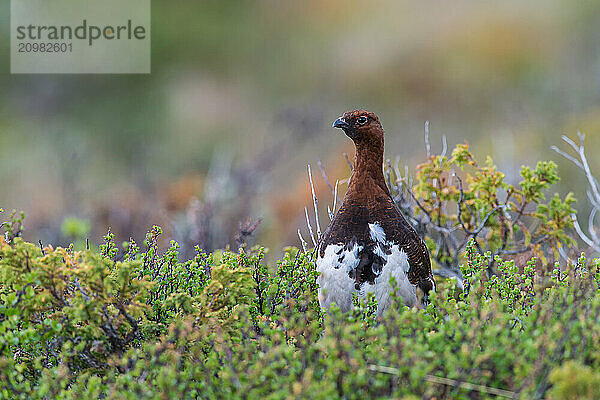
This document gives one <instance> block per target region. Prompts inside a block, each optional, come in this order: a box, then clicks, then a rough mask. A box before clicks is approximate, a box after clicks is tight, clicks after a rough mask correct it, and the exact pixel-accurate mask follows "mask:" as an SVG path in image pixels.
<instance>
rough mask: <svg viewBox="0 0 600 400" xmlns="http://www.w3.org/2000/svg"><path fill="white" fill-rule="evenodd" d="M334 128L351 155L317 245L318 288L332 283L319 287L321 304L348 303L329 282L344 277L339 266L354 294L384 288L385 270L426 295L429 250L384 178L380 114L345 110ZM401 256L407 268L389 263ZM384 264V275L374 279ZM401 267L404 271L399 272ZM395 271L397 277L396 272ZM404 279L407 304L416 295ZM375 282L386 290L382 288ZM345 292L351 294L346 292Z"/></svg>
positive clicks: (429, 284)
mask: <svg viewBox="0 0 600 400" xmlns="http://www.w3.org/2000/svg"><path fill="white" fill-rule="evenodd" d="M333 126H334V127H335V128H341V129H342V130H343V131H344V132H345V133H346V135H347V136H348V137H349V138H350V139H352V141H353V142H354V145H355V147H356V155H355V162H354V170H353V172H352V176H351V178H350V184H349V187H348V191H347V192H346V195H345V196H344V200H343V203H342V205H341V207H340V209H339V211H338V212H337V214H336V215H335V217H334V219H333V221H332V222H331V224H330V225H329V226H328V227H327V229H326V231H325V233H324V235H323V238H322V240H321V242H320V243H319V249H318V251H319V253H318V259H317V268H318V269H319V270H320V272H321V277H320V280H321V281H320V283H321V287H322V289H323V288H327V287H329V286H331V285H333V286H331V287H332V288H333V289H331V287H330V288H329V290H330V292H331V293H329V295H328V294H327V293H325V290H322V291H321V293H320V298H321V300H322V301H321V304H322V305H323V306H324V307H325V308H328V306H329V303H331V301H328V300H332V301H335V302H336V303H338V306H340V307H342V308H345V307H344V306H343V305H341V304H339V303H340V302H342V303H344V304H347V301H346V300H347V299H346V297H344V293H343V291H344V289H343V288H341V287H338V286H340V285H339V284H338V283H339V282H334V281H333V279H337V280H338V281H339V280H342V281H344V280H345V279H346V278H345V277H341V276H340V275H338V271H339V270H340V268H341V267H344V268H345V269H346V270H347V273H348V277H349V278H350V279H351V280H352V282H353V285H354V289H353V290H355V291H357V292H358V294H359V295H360V294H364V292H365V290H366V291H370V290H371V289H372V290H373V291H375V292H376V294H377V293H378V292H377V291H378V290H379V291H381V290H383V291H384V292H385V291H386V290H388V287H387V286H385V285H386V284H388V283H387V282H382V281H381V279H389V278H386V277H387V276H388V275H389V274H391V276H394V277H395V278H397V279H398V278H402V277H404V276H406V277H407V278H408V282H409V283H410V285H414V286H417V287H419V288H421V289H422V290H423V292H424V293H425V294H427V293H428V292H429V291H430V290H432V289H434V287H435V283H434V280H433V276H432V274H431V264H430V260H429V252H428V251H427V247H426V246H425V243H424V242H423V240H422V239H421V238H420V237H419V235H418V234H417V233H416V232H415V230H414V229H413V228H412V227H411V226H410V224H409V223H408V222H407V221H406V220H405V219H404V217H403V216H402V214H401V213H400V211H399V210H398V208H397V206H396V205H395V204H394V201H393V199H392V197H391V195H390V191H389V189H388V187H387V184H386V182H385V179H384V175H383V151H384V132H383V128H382V126H381V123H380V121H379V118H378V117H377V115H375V114H373V113H371V112H368V111H364V110H355V111H349V112H346V113H345V114H344V115H343V116H342V117H340V118H338V119H337V120H336V121H335V122H334V125H333ZM328 246H333V248H334V250H335V254H336V257H337V260H333V261H332V257H330V256H328V255H326V249H327V248H328ZM339 246H342V247H339ZM352 249H354V250H352ZM394 251H395V252H396V254H394ZM398 252H400V253H405V254H406V257H405V258H404V257H400V258H398V257H397V253H398ZM402 256H404V255H403V254H402ZM406 259H407V261H408V265H407V266H403V267H402V268H401V267H400V266H399V265H392V264H393V263H395V264H402V263H403V262H404V263H405V261H404V260H406ZM332 263H333V264H332ZM332 265H333V269H331V268H332ZM344 268H342V269H344ZM385 268H387V271H388V275H384V276H383V277H382V278H380V279H378V278H379V277H380V276H381V274H382V271H383V270H384V269H385ZM396 269H397V271H396ZM402 269H407V270H406V271H404V272H401V270H402ZM397 274H400V275H398V276H396V275H397ZM334 276H335V277H337V278H334ZM408 282H406V285H407V286H408V288H407V290H408V291H407V294H406V295H404V296H403V297H404V298H405V303H406V304H408V305H413V303H414V302H415V300H416V297H414V296H413V294H412V290H414V288H412V290H411V288H410V287H409V286H410V285H409V284H408ZM365 285H366V286H365ZM377 285H379V286H377ZM382 285H383V286H382ZM342 286H344V285H342ZM380 286H381V287H384V286H385V288H383V289H381V288H380ZM344 287H345V286H344ZM338 292H339V293H338ZM348 295H349V296H350V297H351V293H350V294H348ZM386 296H387V294H386V293H384V294H382V295H381V296H380V297H382V299H383V301H386V302H387V297H386ZM331 297H333V298H331ZM378 301H381V300H380V299H378ZM385 308H386V305H381V304H380V309H381V310H380V312H382V311H383V309H385Z"/></svg>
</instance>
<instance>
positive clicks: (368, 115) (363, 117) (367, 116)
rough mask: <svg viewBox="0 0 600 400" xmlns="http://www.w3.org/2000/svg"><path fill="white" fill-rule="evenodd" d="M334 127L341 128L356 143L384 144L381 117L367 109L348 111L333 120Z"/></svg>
mask: <svg viewBox="0 0 600 400" xmlns="http://www.w3.org/2000/svg"><path fill="white" fill-rule="evenodd" d="M333 127H334V128H340V129H341V130H343V131H344V133H346V135H347V136H348V137H349V138H350V139H352V140H353V141H354V143H355V144H357V145H358V144H367V143H373V144H375V143H377V144H379V143H381V144H382V145H383V127H382V126H381V123H380V122H379V118H378V117H377V115H375V114H374V113H372V112H369V111H365V110H354V111H347V112H345V113H344V115H342V116H341V117H339V118H338V119H336V120H335V121H334V122H333Z"/></svg>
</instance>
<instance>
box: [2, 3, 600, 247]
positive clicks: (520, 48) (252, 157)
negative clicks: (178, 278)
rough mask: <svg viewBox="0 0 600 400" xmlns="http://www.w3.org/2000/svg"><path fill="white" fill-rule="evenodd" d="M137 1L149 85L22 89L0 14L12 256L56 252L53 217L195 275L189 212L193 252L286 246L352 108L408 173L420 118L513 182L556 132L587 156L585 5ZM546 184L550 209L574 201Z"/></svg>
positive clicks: (54, 81) (339, 168)
mask: <svg viewBox="0 0 600 400" xmlns="http://www.w3.org/2000/svg"><path fill="white" fill-rule="evenodd" d="M151 3H152V13H151V15H152V23H151V31H152V32H151V34H152V43H151V46H152V48H151V52H152V73H151V74H148V75H109V74H99V75H68V74H63V75H60V74H59V75H19V74H10V73H8V72H9V71H8V68H9V66H10V62H9V60H8V57H7V56H8V55H9V54H10V49H9V47H10V37H9V32H10V31H9V29H8V27H9V26H10V1H3V2H0V25H1V26H3V27H6V29H0V54H1V55H2V56H0V57H1V58H2V62H0V72H2V73H0V185H2V187H10V190H2V191H0V206H2V207H5V208H7V209H13V208H16V209H19V210H24V211H25V212H27V216H28V230H27V232H26V239H28V240H30V241H32V242H37V241H38V240H42V242H43V243H53V244H55V245H59V244H60V245H62V246H67V245H68V244H69V243H70V242H71V241H73V239H71V238H70V237H65V236H64V235H62V232H61V229H60V227H61V223H62V221H63V219H64V218H65V217H66V216H76V217H78V218H81V219H84V220H88V221H90V222H91V227H92V232H91V233H90V235H89V239H90V241H91V242H95V241H97V238H98V237H100V236H101V235H102V234H103V233H104V229H105V227H106V226H111V228H112V231H113V233H115V235H116V238H117V240H118V241H119V242H121V241H127V240H129V237H130V236H133V237H134V238H135V239H136V240H137V241H138V242H141V241H143V239H144V235H145V232H146V231H147V230H148V229H149V228H150V227H151V224H154V223H156V224H160V225H161V226H162V227H163V229H164V230H165V233H167V236H168V237H169V238H175V237H176V238H177V240H178V242H179V244H180V245H181V249H182V251H183V252H184V253H185V254H186V257H191V256H192V255H193V249H194V246H193V245H192V246H191V247H190V246H187V243H186V240H184V235H185V233H186V232H185V231H186V229H187V228H188V224H184V223H182V222H181V221H182V220H183V219H184V218H185V217H187V216H188V215H189V214H191V213H197V214H198V219H199V220H201V221H203V226H204V221H207V222H208V224H207V226H206V228H205V229H206V231H201V232H197V233H196V232H192V235H191V236H192V237H194V236H195V237H196V238H199V239H200V240H202V241H203V243H202V244H203V248H205V249H207V250H208V249H210V250H213V249H217V248H222V247H224V246H225V245H226V244H228V243H230V244H232V247H234V248H235V242H234V241H230V239H231V237H230V236H233V235H230V234H231V233H233V234H235V233H236V232H235V230H236V229H237V227H238V223H239V222H240V221H242V222H243V221H244V220H245V219H246V218H247V217H253V218H254V219H255V218H256V217H259V216H261V217H264V220H263V224H262V225H261V229H260V230H258V231H257V232H256V235H257V236H258V242H259V243H261V244H263V245H267V246H268V247H270V248H273V249H275V248H280V247H282V246H284V245H290V244H292V245H293V244H296V245H299V244H300V243H299V242H298V241H297V237H296V228H297V225H298V224H299V222H300V221H301V218H302V217H303V216H302V206H303V205H304V204H305V203H306V202H307V201H310V200H309V199H310V195H309V194H308V193H307V192H306V191H305V190H304V189H305V185H304V178H305V176H304V166H305V164H306V163H307V162H310V163H313V164H314V163H315V162H316V161H317V160H319V159H320V160H322V162H323V163H324V164H325V165H326V166H327V170H328V172H329V173H330V177H333V178H334V179H335V178H344V177H346V176H347V168H346V165H345V162H344V158H343V153H344V152H347V153H348V154H349V155H350V156H351V155H352V148H351V147H350V146H351V144H350V142H349V141H348V139H347V138H346V137H345V136H344V135H343V133H341V132H339V131H338V132H336V131H334V130H333V129H332V128H331V122H332V121H333V119H335V118H336V117H337V116H338V115H340V114H341V113H342V112H344V111H346V110H348V109H353V108H357V107H361V108H362V107H364V108H367V109H369V110H371V111H374V112H377V113H378V115H379V116H380V117H381V120H382V122H383V124H384V127H385V129H386V154H388V156H391V157H395V156H396V155H398V156H400V157H401V159H402V160H403V161H404V162H406V163H407V164H409V165H413V164H415V163H417V162H418V161H419V160H420V159H421V157H422V156H423V154H424V152H423V151H422V138H423V136H422V126H423V121H425V120H431V122H432V126H433V127H434V128H435V130H436V132H439V133H440V134H442V133H443V134H445V135H447V137H448V140H449V142H450V143H459V142H462V141H463V140H469V142H470V143H471V149H472V150H473V152H474V153H475V154H491V155H492V156H493V157H494V161H495V162H496V163H497V165H498V166H500V167H501V169H502V171H503V172H504V173H505V174H506V177H505V180H506V181H507V182H508V183H512V184H515V183H516V182H518V181H519V180H520V177H519V174H518V166H519V165H521V164H522V163H533V162H534V161H535V160H536V159H538V158H540V159H549V158H548V157H550V155H551V154H552V153H551V152H550V150H549V146H550V144H556V142H558V141H559V135H560V134H561V133H563V132H567V133H569V134H571V133H572V132H575V130H577V129H581V130H584V131H587V132H588V133H590V137H589V138H588V142H587V146H588V151H589V153H590V154H594V153H597V152H598V148H599V147H598V146H599V145H600V143H599V139H598V138H600V135H594V134H595V133H596V132H598V131H599V130H600V109H599V107H598V88H599V87H600V74H598V72H597V71H599V70H600V57H598V50H599V49H598V40H597V38H598V37H599V35H600V24H598V23H597V20H598V18H597V16H598V15H599V12H600V2H596V1H589V0H572V1H561V0H526V1H521V0H509V1H502V2H481V1H476V0H470V1H462V2H459V3H457V2H447V1H443V0H434V1H432V2H428V3H422V2H414V1H406V0H404V1H397V0H376V1H371V2H370V3H369V9H368V12H365V5H364V2H362V1H357V0H344V1H340V0H306V1H303V2H301V3H300V2H286V1H275V0H270V1H269V0H263V1H248V0H230V1H222V0H203V1H200V2H193V1H190V2H186V3H185V4H184V3H181V2H180V3H177V4H175V3H173V2H172V1H168V0H152V2H151ZM367 16H368V17H367ZM533 150H535V151H533ZM215 160H216V161H215ZM228 163H229V166H230V168H229V169H230V173H223V174H214V173H213V172H214V171H215V170H217V169H219V168H222V167H223V166H225V167H228ZM591 163H592V167H593V168H594V169H596V168H597V167H598V165H597V163H596V162H595V161H594V160H591ZM560 167H561V174H562V175H563V178H564V179H563V180H562V182H560V183H558V185H559V186H560V188H559V191H560V192H561V193H566V192H568V191H573V192H575V193H583V194H584V195H583V196H581V195H578V196H577V197H578V198H579V199H580V201H582V203H583V202H585V199H586V198H585V191H584V189H583V187H584V183H585V182H584V181H583V180H582V179H578V178H577V176H576V173H575V172H573V170H571V169H568V168H563V165H560ZM223 169H226V168H223ZM226 172H227V171H226ZM215 175H218V176H217V177H216V178H217V179H214V177H215ZM248 186H249V187H250V189H252V190H247V189H246V188H247V187H248ZM344 189H345V186H344V185H340V195H341V194H342V193H343V190H344ZM317 191H318V193H317V194H318V195H319V196H322V193H323V191H321V190H320V188H317ZM207 194H208V195H207ZM192 199H199V200H200V204H198V207H190V206H191V205H192V202H191V201H192ZM580 207H584V206H583V205H580ZM584 211H585V210H584ZM321 217H322V219H323V218H325V217H326V213H325V210H323V213H322V215H321ZM148 221H151V223H150V224H149V223H148ZM290 221H298V222H296V223H293V224H290ZM166 245H167V246H168V242H167V243H166ZM75 247H76V248H80V247H78V246H77V245H76V246H75ZM267 257H270V255H268V256H267Z"/></svg>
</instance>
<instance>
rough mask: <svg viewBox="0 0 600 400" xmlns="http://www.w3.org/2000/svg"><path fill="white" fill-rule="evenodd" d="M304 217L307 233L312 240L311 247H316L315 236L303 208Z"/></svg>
mask: <svg viewBox="0 0 600 400" xmlns="http://www.w3.org/2000/svg"><path fill="white" fill-rule="evenodd" d="M304 215H305V216H306V226H308V232H309V233H310V238H311V239H312V242H313V245H314V246H315V247H317V241H316V240H315V234H314V233H313V228H312V226H311V225H310V219H309V218H308V210H307V209H306V207H304Z"/></svg>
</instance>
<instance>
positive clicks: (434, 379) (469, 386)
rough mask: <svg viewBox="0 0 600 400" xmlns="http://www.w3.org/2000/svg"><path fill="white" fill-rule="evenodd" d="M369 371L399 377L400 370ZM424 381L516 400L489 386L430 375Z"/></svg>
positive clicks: (371, 367)
mask: <svg viewBox="0 0 600 400" xmlns="http://www.w3.org/2000/svg"><path fill="white" fill-rule="evenodd" d="M369 370H371V371H373V372H381V373H384V374H390V375H399V374H400V370H399V369H398V368H394V367H386V366H383V365H373V364H371V365H369ZM425 380H426V381H427V382H431V383H436V384H440V385H447V386H454V387H456V388H461V389H465V390H469V391H475V392H480V393H487V394H494V395H496V396H501V397H506V398H509V399H512V398H516V395H517V393H515V392H511V391H510V390H504V389H498V388H493V387H489V386H483V385H477V384H474V383H469V382H463V381H458V380H456V379H450V378H444V377H441V376H435V375H431V374H426V375H425Z"/></svg>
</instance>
